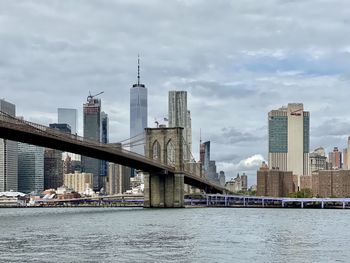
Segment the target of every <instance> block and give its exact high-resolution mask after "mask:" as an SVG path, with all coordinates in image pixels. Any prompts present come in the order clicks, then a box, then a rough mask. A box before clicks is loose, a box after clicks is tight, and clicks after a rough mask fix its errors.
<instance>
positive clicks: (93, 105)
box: [81, 96, 102, 191]
mask: <svg viewBox="0 0 350 263" xmlns="http://www.w3.org/2000/svg"><path fill="white" fill-rule="evenodd" d="M83 111H84V123H83V124H84V138H86V139H89V140H93V141H98V142H99V141H100V139H101V100H100V99H98V98H95V97H94V96H89V97H88V99H87V102H86V103H84V105H83ZM81 162H82V167H83V168H82V169H83V172H86V173H92V174H93V175H94V180H93V189H94V191H99V190H100V188H101V187H102V184H100V183H101V180H100V174H101V161H100V160H98V159H95V158H90V157H87V156H82V158H81Z"/></svg>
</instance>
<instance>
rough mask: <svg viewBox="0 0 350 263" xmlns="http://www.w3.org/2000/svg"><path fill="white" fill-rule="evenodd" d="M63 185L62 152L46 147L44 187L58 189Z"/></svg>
mask: <svg viewBox="0 0 350 263" xmlns="http://www.w3.org/2000/svg"><path fill="white" fill-rule="evenodd" d="M62 185H63V161H62V152H61V151H58V150H55V149H49V148H46V149H45V151H44V189H57V188H58V187H60V186H62Z"/></svg>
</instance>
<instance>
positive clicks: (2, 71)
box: [0, 0, 350, 172]
mask: <svg viewBox="0 0 350 263" xmlns="http://www.w3.org/2000/svg"><path fill="white" fill-rule="evenodd" d="M348 5H349V4H348V3H347V1H343V0H335V1H332V2H327V1H322V2H320V1H316V0H309V1H299V2H298V1H283V0H266V1H253V0H238V1H221V0H220V1H205V0H193V1H183V0H181V1H180V0H179V1H161V0H150V1H140V0H132V1H125V0H112V1H109V0H86V1H60V0H52V1H36V0H27V1H1V2H0V23H1V25H2V26H1V28H0V49H1V51H2V55H1V57H0V87H1V88H0V91H1V94H0V96H1V98H5V99H6V100H8V101H10V102H13V103H15V104H16V106H17V112H18V115H23V116H24V117H25V118H27V119H29V120H35V121H38V122H39V123H41V124H45V125H48V124H49V123H50V122H53V121H55V120H56V113H57V108H58V107H70V108H77V109H78V110H79V116H80V120H79V131H80V133H81V131H82V123H83V121H82V105H83V103H84V102H85V101H86V97H87V95H88V92H89V90H90V91H91V92H92V93H94V92H96V93H97V92H100V91H104V92H105V93H104V94H103V95H102V96H101V99H102V109H103V110H104V111H106V112H107V113H108V114H109V117H110V133H111V134H110V137H111V141H113V142H116V141H119V140H122V139H125V138H127V137H129V89H130V87H131V86H132V84H134V83H135V81H136V72H137V54H141V81H142V82H143V83H144V84H146V86H147V88H148V105H149V109H148V115H149V126H150V127H152V126H153V125H154V123H153V120H154V118H155V117H159V116H166V115H167V94H168V90H171V89H178V90H180V89H181V90H186V91H188V98H189V99H188V108H189V109H190V110H191V116H192V134H193V153H194V155H195V156H197V157H198V149H199V145H198V144H199V130H200V129H201V130H202V137H203V139H205V140H211V143H212V150H213V152H212V157H213V159H216V160H217V162H218V167H219V168H220V169H226V168H227V169H228V171H232V172H233V171H234V169H238V168H240V167H242V168H244V167H245V166H244V164H241V166H239V167H238V166H237V167H236V168H235V167H233V163H235V164H236V165H238V163H239V162H238V161H239V160H244V159H246V158H247V156H254V155H255V154H256V153H265V154H261V156H263V157H264V158H267V156H266V155H267V140H266V138H267V113H268V112H269V111H270V110H272V109H276V108H279V107H281V106H282V105H286V104H288V103H289V102H303V103H304V108H305V109H306V110H308V111H310V114H311V147H314V146H315V147H316V146H324V147H325V148H329V149H328V150H331V148H332V147H333V146H338V147H339V148H342V147H345V145H346V141H345V140H344V136H345V135H346V133H347V123H349V122H350V119H349V118H348V115H349V114H348V113H349V109H348V94H349V84H350V77H349V76H350V75H349V69H350V59H349V56H350V53H349V50H350V49H349V41H350V34H349V33H350V32H349V28H350V27H349V24H350V19H349V13H348V10H349V9H348ZM326 150H327V149H326ZM226 163H232V165H228V166H227V165H226ZM246 168H248V166H246ZM244 169H245V168H244ZM252 171H253V170H252Z"/></svg>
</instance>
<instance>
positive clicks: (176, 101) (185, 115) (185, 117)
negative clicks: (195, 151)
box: [168, 90, 192, 160]
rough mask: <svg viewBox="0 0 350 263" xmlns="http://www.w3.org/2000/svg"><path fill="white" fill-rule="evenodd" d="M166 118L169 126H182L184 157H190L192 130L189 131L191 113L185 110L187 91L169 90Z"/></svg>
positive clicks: (187, 158) (186, 158)
mask: <svg viewBox="0 0 350 263" xmlns="http://www.w3.org/2000/svg"><path fill="white" fill-rule="evenodd" d="M168 117H169V118H168V120H169V127H182V128H184V129H183V138H184V139H185V143H186V144H187V145H186V147H185V149H187V150H188V151H184V159H185V160H189V159H190V158H191V156H190V154H189V153H190V152H192V131H191V113H190V111H188V110H187V92H186V91H174V90H173V91H169V97H168Z"/></svg>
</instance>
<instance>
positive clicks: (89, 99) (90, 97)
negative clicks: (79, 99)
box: [86, 91, 104, 102]
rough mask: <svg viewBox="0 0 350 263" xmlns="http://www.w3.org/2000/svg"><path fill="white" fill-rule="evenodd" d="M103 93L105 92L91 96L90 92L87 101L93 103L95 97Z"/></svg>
mask: <svg viewBox="0 0 350 263" xmlns="http://www.w3.org/2000/svg"><path fill="white" fill-rule="evenodd" d="M102 93H104V91H101V92H100V93H97V94H95V95H91V92H90V91H89V96H87V99H86V100H87V101H88V102H89V101H91V100H92V99H93V98H94V97H96V96H98V95H101V94H102Z"/></svg>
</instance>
